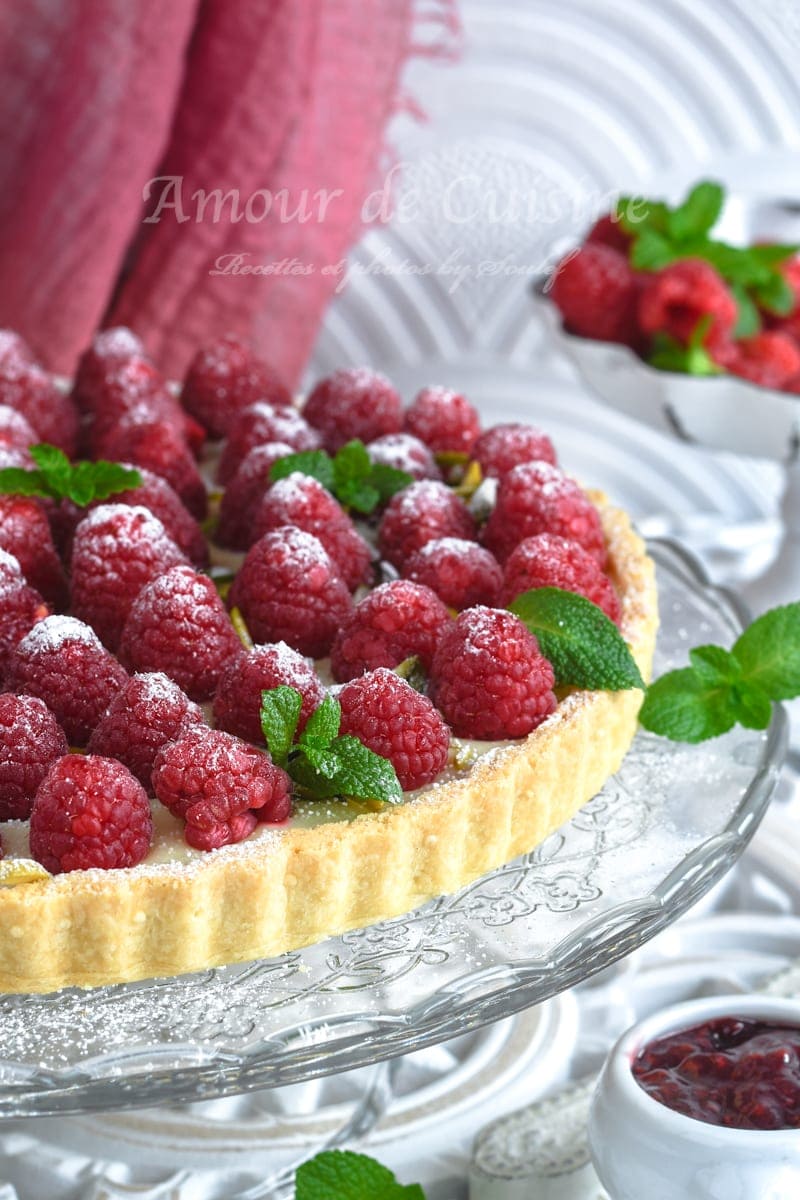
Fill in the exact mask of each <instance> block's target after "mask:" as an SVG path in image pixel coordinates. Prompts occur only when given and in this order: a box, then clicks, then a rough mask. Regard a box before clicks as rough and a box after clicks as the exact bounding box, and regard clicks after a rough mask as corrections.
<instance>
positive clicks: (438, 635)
mask: <svg viewBox="0 0 800 1200" xmlns="http://www.w3.org/2000/svg"><path fill="white" fill-rule="evenodd" d="M3 344H4V345H6V347H7V353H6V357H5V358H4V359H3V360H2V361H0V405H2V404H7V405H8V406H9V408H11V409H13V410H15V411H16V412H19V413H21V414H22V415H23V416H24V417H25V419H26V421H27V422H28V423H29V424H30V426H31V427H32V428H33V432H34V435H35V436H36V438H37V439H40V442H37V443H36V444H32V445H30V446H28V447H26V446H25V445H23V444H21V443H20V444H19V445H17V446H15V447H14V448H13V454H14V455H16V456H18V457H15V458H13V459H11V460H3V461H2V462H0V491H3V492H5V493H6V494H4V495H0V569H1V571H2V573H0V624H2V627H3V630H4V634H3V640H2V643H1V644H2V657H0V667H1V668H2V675H1V676H0V838H1V839H2V849H3V855H4V859H3V861H0V989H2V990H5V991H9V992H29V991H30V992H44V991H51V990H55V989H58V988H62V987H65V986H81V987H87V986H96V985H103V984H109V983H114V982H126V981H133V980H137V979H143V978H150V977H155V976H163V975H170V976H171V975H175V974H180V973H182V972H189V971H194V970H199V969H203V968H207V967H211V966H217V965H222V964H228V963H234V962H242V961H247V960H251V959H255V958H261V957H267V956H272V955H277V954H280V953H282V952H284V951H287V950H291V949H297V948H299V947H302V946H304V945H307V944H310V943H313V942H316V941H319V940H321V939H323V938H325V937H326V936H330V935H333V934H337V933H342V932H344V931H345V930H348V929H352V928H358V927H360V926H364V925H367V924H370V923H372V922H375V921H379V920H381V919H384V918H388V917H392V916H396V915H399V914H401V913H404V912H407V911H409V910H411V909H413V908H414V907H416V906H418V905H419V904H422V903H423V902H425V901H426V900H428V899H430V898H432V897H435V896H439V895H442V894H445V893H449V892H453V891H456V890H458V889H459V888H461V887H462V886H464V885H466V884H467V883H469V882H471V881H472V880H474V879H475V878H477V877H478V876H480V875H482V874H484V873H486V872H488V871H491V870H493V869H494V868H496V867H498V866H500V865H502V864H504V863H506V862H508V861H509V860H511V859H512V858H514V857H516V856H517V855H519V854H521V853H524V852H527V851H529V850H531V849H533V848H534V847H535V846H536V845H537V844H539V843H540V842H541V841H542V840H543V839H544V838H546V837H547V836H548V835H549V834H550V833H551V832H553V831H554V830H555V829H556V828H557V827H558V826H559V825H561V824H562V823H563V822H564V821H566V820H568V819H569V818H570V817H571V816H572V815H573V814H574V813H575V812H576V811H577V810H578V809H579V808H580V806H581V805H582V804H584V803H585V802H586V801H587V800H588V799H590V798H591V797H592V796H593V795H594V794H595V793H596V792H597V791H598V790H599V789H600V788H601V787H602V785H603V783H604V782H605V781H606V779H607V778H608V777H609V776H610V775H611V774H612V773H613V772H614V771H616V769H617V768H618V767H619V765H620V763H621V761H622V758H623V757H624V755H625V753H626V751H627V749H628V747H629V745H630V743H631V740H632V738H633V736H634V733H635V730H636V724H637V713H638V710H639V706H640V703H641V699H642V692H641V690H640V687H639V686H636V685H634V684H631V683H630V682H628V683H625V684H618V685H616V686H617V687H619V688H620V689H621V690H604V689H602V688H589V687H586V686H577V685H576V684H575V682H574V681H570V680H566V681H565V678H564V677H563V675H561V674H559V670H560V668H558V666H556V667H554V665H553V663H554V662H555V661H556V660H555V659H553V661H551V660H550V659H549V658H548V657H546V656H545V654H544V653H543V646H544V645H545V642H544V640H543V638H544V635H543V634H540V636H539V637H538V638H537V635H536V632H535V630H534V628H533V627H532V626H531V625H530V621H528V619H527V618H526V620H523V619H522V616H521V615H519V612H522V610H519V612H518V611H517V604H516V601H517V600H518V599H519V597H520V593H522V594H523V595H524V596H530V595H535V594H536V589H545V590H548V591H549V594H551V595H552V594H555V595H556V596H557V597H563V596H565V595H566V596H567V597H568V598H571V599H572V600H573V601H575V602H576V603H580V604H582V605H584V606H586V608H587V609H591V610H592V612H594V613H595V614H596V615H597V619H599V620H600V621H601V622H604V623H605V626H607V627H608V628H610V629H611V631H612V633H613V636H614V637H615V638H618V640H619V644H620V645H621V646H622V647H623V649H624V652H625V654H626V655H628V656H629V658H630V661H631V664H632V670H633V671H634V672H635V673H636V678H637V679H638V680H639V684H641V679H642V678H647V677H648V675H649V671H650V667H651V662H652V655H653V649H654V642H655V633H656V627H657V602H656V594H655V584H654V570H653V565H652V563H651V561H650V559H649V558H648V557H647V555H646V553H645V550H644V547H643V544H642V542H641V540H640V538H639V537H638V536H637V534H636V533H635V532H634V531H633V529H632V528H631V525H630V522H629V520H628V518H627V516H626V515H625V514H624V513H623V512H622V511H620V510H619V509H616V508H614V507H613V506H612V505H611V504H610V503H609V501H608V500H607V499H606V498H605V497H604V496H603V495H602V494H599V493H592V492H585V491H583V490H582V489H581V487H579V485H578V484H577V483H575V482H574V481H573V480H571V479H569V478H568V477H567V476H566V475H564V473H563V472H562V471H561V470H560V469H559V467H558V466H557V461H556V453H555V450H554V448H553V446H552V443H551V442H550V440H549V438H548V437H547V435H546V434H545V433H543V432H542V431H541V430H538V429H536V428H534V427H533V426H524V425H506V426H496V427H494V428H493V429H482V428H481V422H480V417H479V415H478V413H477V411H476V410H475V408H474V407H473V406H472V405H471V404H470V403H469V401H468V400H467V399H466V398H465V397H463V396H461V395H460V394H458V393H456V392H453V391H450V390H448V389H446V388H443V387H430V388H426V389H425V390H424V391H423V392H422V393H420V395H419V396H418V397H417V398H416V400H415V401H414V402H413V403H412V404H411V405H410V406H409V407H408V409H404V407H403V404H402V401H401V399H400V397H399V395H398V394H397V392H396V391H395V389H394V388H393V387H392V385H391V384H390V383H389V381H388V380H387V379H385V378H384V377H383V376H380V375H378V374H376V373H375V372H372V371H370V370H368V369H366V368H361V369H358V370H345V371H339V372H337V373H336V374H335V375H334V376H332V377H331V378H330V379H327V380H323V381H321V383H319V384H318V385H317V386H316V387H315V388H314V389H313V391H312V392H311V394H310V396H309V398H308V401H307V402H306V404H305V405H304V406H302V407H301V408H300V410H299V411H297V410H296V408H293V407H292V406H291V403H290V397H289V394H288V393H287V392H286V389H285V388H284V387H283V384H282V383H281V381H280V380H279V379H278V378H277V377H276V375H275V373H274V372H273V371H272V370H271V369H270V367H269V365H268V364H267V363H265V362H263V361H262V360H261V359H259V358H258V357H257V356H255V355H254V354H253V353H252V352H251V351H250V350H249V349H248V348H247V347H246V346H244V345H243V344H242V343H240V342H238V341H237V340H236V339H233V338H223V339H220V340H219V341H218V342H216V343H215V344H214V345H212V346H210V347H204V348H202V349H201V351H199V352H198V355H197V357H196V358H195V360H194V362H193V363H192V365H191V367H190V370H189V373H188V376H187V380H186V384H185V386H184V390H183V395H182V404H181V403H178V401H177V400H176V397H175V395H174V390H173V391H170V389H169V388H168V387H167V386H166V384H165V382H164V381H163V379H162V378H161V377H160V375H159V374H158V371H157V369H156V367H155V366H154V365H153V364H152V363H150V362H149V360H148V359H147V356H146V355H145V353H144V350H143V348H142V346H141V344H140V343H139V341H138V339H137V338H136V337H135V335H134V334H132V333H131V332H130V331H122V330H117V331H113V330H107V331H104V332H103V333H102V334H100V335H99V336H98V337H97V338H96V339H95V342H94V343H93V345H92V346H91V347H90V348H89V350H88V351H87V352H86V354H85V356H84V358H83V361H82V363H81V365H80V368H79V370H78V373H77V377H76V383H75V386H74V388H73V390H72V393H71V394H63V393H58V397H59V399H58V405H59V408H60V410H63V411H64V412H65V413H66V417H65V419H64V430H65V431H66V432H67V433H69V438H68V439H67V444H66V445H65V447H63V448H61V449H56V448H54V447H53V446H52V444H50V445H48V444H42V443H47V437H45V433H46V434H47V436H48V437H49V436H50V434H49V427H48V425H47V420H46V419H45V417H44V416H41V414H40V407H41V400H40V396H41V394H42V383H41V378H40V372H39V370H38V368H36V365H35V363H33V359H32V356H31V355H30V352H29V351H28V350H27V348H26V347H25V346H24V343H22V342H21V341H20V340H19V339H15V338H14V337H11V336H10V335H9V337H8V338H7V339H6V341H5V342H4V343H3ZM9 364H10V365H9ZM4 372H6V374H7V375H8V379H9V382H8V385H7V386H6V384H5V383H4V378H3V373H4ZM28 377H30V380H31V383H30V395H31V397H32V399H29V398H28V393H27V392H26V385H25V380H26V379H27V378H28ZM34 400H35V401H36V403H34ZM37 405H38V406H39V407H37ZM67 418H69V419H67ZM37 420H38V421H39V423H40V427H39V428H37V424H36V422H37ZM7 427H8V428H9V429H17V428H22V426H21V425H20V423H19V422H16V423H15V422H14V421H13V420H12V419H9V421H8V422H7ZM73 431H77V432H73ZM15 436H16V434H15ZM25 436H26V437H27V436H29V435H28V434H26V435H25ZM220 438H224V439H225V440H223V441H222V442H221V443H220ZM23 441H24V439H23ZM76 441H80V449H79V451H78V455H79V457H78V458H73V460H72V462H71V463H70V461H69V460H68V459H67V457H66V454H65V453H64V450H66V451H69V452H70V453H71V454H72V453H73V452H74V450H75V447H74V445H73V444H72V443H74V442H76ZM173 446H176V447H179V449H180V454H178V455H172V454H171V453H170V447H173ZM109 447H111V448H113V451H114V457H115V459H117V460H118V463H119V464H124V465H118V464H117V463H116V462H115V463H109V462H108V461H107V458H108V448H109ZM373 447H374V448H373ZM101 455H102V456H104V458H103V460H101ZM220 464H224V469H223V471H222V472H221V474H222V475H223V476H224V478H225V480H226V483H227V490H226V491H225V492H224V493H222V495H220V493H219V492H218V491H215V489H214V486H213V485H212V484H211V483H207V484H206V491H207V492H208V494H209V495H210V497H211V503H210V509H211V512H210V516H209V518H208V520H207V522H206V524H205V526H204V527H203V531H202V532H201V528H200V526H199V525H198V522H197V516H198V515H200V514H202V513H203V512H204V511H205V510H206V507H207V503H208V501H207V500H206V497H205V495H204V496H202V497H201V496H200V495H199V493H198V488H197V480H198V479H205V480H209V481H210V480H211V479H213V478H214V476H215V475H217V478H219V474H218V470H219V465H220ZM2 468H6V469H5V470H3V469H2ZM9 469H10V470H11V471H12V473H11V474H9ZM14 472H15V473H14ZM26 472H27V475H26V481H24V487H23V485H22V484H20V478H21V476H22V475H23V474H24V473H26ZM481 479H483V483H481ZM31 481H32V482H31ZM87 481H88V482H87ZM15 486H16V487H18V488H22V490H26V491H27V492H28V493H29V494H28V495H26V496H25V497H24V503H23V499H22V498H21V497H20V496H19V495H18V494H16V493H15V492H14V487H15ZM37 488H38V489H39V490H38V491H37ZM4 513H5V514H6V516H4V515H3V514H4ZM43 523H44V532H43ZM51 531H52V535H51ZM209 562H210V563H211V564H212V566H210V567H209V566H208V563H209ZM67 585H68V586H67ZM542 594H544V592H542ZM512 609H514V611H512ZM7 631H9V632H7ZM540 643H541V644H540ZM548 644H549V643H548ZM551 658H552V653H551ZM639 673H640V674H639ZM12 868H13V869H12ZM20 881H21V882H20ZM6 884H7V886H6Z"/></svg>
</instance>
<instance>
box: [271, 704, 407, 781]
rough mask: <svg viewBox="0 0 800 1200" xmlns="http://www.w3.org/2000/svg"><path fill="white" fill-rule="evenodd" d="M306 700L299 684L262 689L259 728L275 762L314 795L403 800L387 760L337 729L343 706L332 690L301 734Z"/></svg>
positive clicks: (395, 776)
mask: <svg viewBox="0 0 800 1200" xmlns="http://www.w3.org/2000/svg"><path fill="white" fill-rule="evenodd" d="M302 701H303V698H302V696H301V694H300V692H298V691H297V689H296V688H292V687H287V686H285V685H281V686H280V687H276V688H270V689H269V690H268V691H265V692H262V694H261V729H262V732H263V734H264V740H265V742H266V743H267V748H268V750H269V752H270V756H271V758H272V760H273V762H275V763H277V765H278V766H280V767H283V768H284V770H285V771H287V772H288V774H289V776H290V777H291V778H292V779H293V780H294V782H295V783H296V784H298V786H299V787H300V788H301V789H302V790H303V791H304V792H305V793H307V794H308V795H309V796H310V797H311V798H312V799H316V800H327V799H331V798H333V797H334V796H349V797H353V798H354V799H357V800H382V801H385V802H386V803H389V804H396V803H398V801H400V800H402V797H403V789H402V787H401V786H400V781H399V780H398V778H397V773H396V771H395V769H394V767H393V766H392V764H391V763H390V762H389V760H388V759H386V758H382V757H381V755H379V754H376V753H375V751H374V750H370V749H369V747H368V746H365V745H364V743H363V742H361V741H359V739H358V738H356V737H353V736H352V735H350V734H340V733H339V726H340V723H341V718H342V708H341V705H340V704H339V701H338V700H336V699H334V697H333V696H326V697H325V699H324V700H323V701H322V703H321V704H320V705H319V707H318V708H317V709H316V710H315V711H314V712H313V713H312V714H311V716H310V717H309V719H308V721H307V723H306V727H305V729H304V730H303V731H302V733H301V734H300V735H299V737H298V736H297V725H298V721H299V719H300V709H301V707H302Z"/></svg>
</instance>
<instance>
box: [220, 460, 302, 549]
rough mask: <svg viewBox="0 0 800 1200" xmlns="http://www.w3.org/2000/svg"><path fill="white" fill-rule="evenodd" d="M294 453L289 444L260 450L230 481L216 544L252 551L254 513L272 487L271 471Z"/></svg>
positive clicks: (242, 463) (224, 497) (225, 494)
mask: <svg viewBox="0 0 800 1200" xmlns="http://www.w3.org/2000/svg"><path fill="white" fill-rule="evenodd" d="M289 454H294V449H293V447H292V446H290V445H289V444H288V443H287V442H266V443H264V445H262V446H256V447H255V449H253V450H251V451H250V453H249V454H248V455H247V457H246V458H244V459H243V460H242V462H241V463H240V464H239V466H238V467H237V469H236V474H235V475H233V476H232V478H231V479H230V480H229V481H228V484H227V487H226V488H225V491H224V492H223V493H222V500H221V501H220V505H219V515H218V517H217V526H216V529H215V530H214V541H215V542H216V543H217V545H218V546H224V547H225V548H226V549H227V550H240V551H242V552H244V551H245V550H249V549H250V547H251V546H252V544H253V542H254V541H255V540H256V539H255V538H254V537H253V519H252V513H253V510H254V509H256V508H257V507H258V505H259V503H260V502H261V500H262V498H263V496H264V494H265V492H266V491H267V488H268V487H269V486H270V478H269V473H270V469H271V468H272V467H273V466H274V465H275V463H276V462H279V461H280V460H281V459H282V458H286V457H287V455H289Z"/></svg>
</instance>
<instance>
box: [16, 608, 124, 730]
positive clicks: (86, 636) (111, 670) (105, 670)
mask: <svg viewBox="0 0 800 1200" xmlns="http://www.w3.org/2000/svg"><path fill="white" fill-rule="evenodd" d="M127 679H128V672H127V671H126V670H125V668H124V667H123V666H122V664H121V663H119V662H117V660H116V659H115V658H114V657H113V655H112V654H110V653H109V652H108V650H106V648H105V646H103V644H102V642H101V641H100V639H99V638H98V636H97V634H96V633H95V632H94V630H93V629H92V628H91V627H90V626H89V625H85V624H84V623H83V621H79V620H78V619H77V618H76V617H66V616H61V615H55V616H51V617H45V618H44V620H43V621H37V623H36V624H35V625H34V627H33V629H31V630H30V632H29V633H26V634H25V637H24V638H22V640H21V641H20V642H18V644H17V645H16V647H15V648H14V650H13V651H12V653H11V657H10V658H9V662H8V670H7V672H6V677H5V681H4V686H5V688H6V689H7V690H8V691H12V692H18V693H19V692H25V693H28V694H29V695H32V696H38V697H39V698H40V700H44V702H45V704H47V706H48V708H50V709H51V710H52V712H53V714H54V715H55V717H56V720H57V721H58V722H59V724H60V725H61V726H62V727H63V729H64V732H65V733H66V735H67V737H68V739H69V742H70V745H72V746H85V745H86V743H87V742H88V740H89V738H90V736H91V734H92V730H93V729H94V728H95V726H96V725H97V723H98V722H99V720H100V718H101V717H102V715H103V713H104V712H105V710H106V709H107V708H108V706H109V704H110V703H111V701H112V700H113V699H114V697H115V696H116V694H117V692H118V691H119V690H120V688H121V687H123V686H124V684H125V683H126V682H127Z"/></svg>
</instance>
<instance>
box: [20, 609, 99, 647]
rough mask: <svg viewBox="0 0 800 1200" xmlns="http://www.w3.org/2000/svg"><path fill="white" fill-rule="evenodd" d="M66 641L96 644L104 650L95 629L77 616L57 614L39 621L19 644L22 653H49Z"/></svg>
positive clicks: (89, 644) (88, 644)
mask: <svg viewBox="0 0 800 1200" xmlns="http://www.w3.org/2000/svg"><path fill="white" fill-rule="evenodd" d="M65 642H83V643H84V645H87V646H95V647H97V649H98V650H102V648H103V647H102V645H101V643H100V639H99V637H98V636H97V634H96V633H95V631H94V630H93V629H91V628H90V627H89V626H88V625H85V624H84V623H83V621H79V620H78V618H77V617H66V616H62V615H61V614H56V615H54V616H52V617H45V618H44V620H43V621H37V623H36V624H35V625H34V627H33V629H31V630H30V631H29V632H28V633H26V634H25V637H24V638H23V639H22V641H21V642H20V643H19V645H18V646H17V652H18V653H21V654H47V653H49V652H50V651H52V650H58V649H59V647H61V646H63V645H64V643H65Z"/></svg>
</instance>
